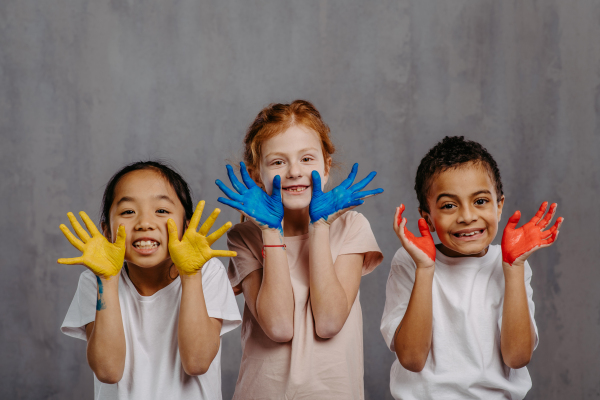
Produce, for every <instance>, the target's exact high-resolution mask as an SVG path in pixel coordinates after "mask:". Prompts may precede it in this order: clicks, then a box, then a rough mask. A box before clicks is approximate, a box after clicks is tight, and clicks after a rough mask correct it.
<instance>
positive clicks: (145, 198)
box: [103, 169, 185, 268]
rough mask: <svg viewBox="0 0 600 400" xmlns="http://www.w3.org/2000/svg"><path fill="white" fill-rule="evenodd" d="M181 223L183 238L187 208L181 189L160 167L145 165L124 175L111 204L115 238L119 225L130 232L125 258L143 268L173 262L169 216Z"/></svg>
mask: <svg viewBox="0 0 600 400" xmlns="http://www.w3.org/2000/svg"><path fill="white" fill-rule="evenodd" d="M169 218H171V219H173V221H175V223H176V224H177V230H178V232H179V238H180V239H181V236H182V232H183V229H184V220H185V210H184V208H183V205H182V204H181V202H180V201H179V198H178V197H177V193H175V190H174V189H173V187H172V186H171V185H170V184H169V182H168V181H167V180H166V179H165V178H164V177H163V176H162V175H161V174H160V173H158V172H157V171H154V170H152V169H143V170H137V171H132V172H129V173H127V174H126V175H124V176H123V177H122V178H121V179H120V180H119V182H118V183H117V185H116V187H115V193H114V200H113V203H112V205H111V208H110V230H111V231H110V232H108V231H107V227H106V226H105V225H104V224H103V228H104V230H105V232H104V234H105V236H107V237H108V238H109V240H111V238H115V237H116V234H117V229H118V228H119V225H123V226H124V227H125V233H126V234H127V239H126V246H127V247H126V249H125V260H126V261H127V262H128V263H133V264H135V265H137V266H139V267H142V268H150V267H154V266H157V265H160V264H161V263H167V262H170V256H169V250H168V238H169V236H168V231H167V220H168V219H169Z"/></svg>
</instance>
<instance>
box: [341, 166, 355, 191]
mask: <svg viewBox="0 0 600 400" xmlns="http://www.w3.org/2000/svg"><path fill="white" fill-rule="evenodd" d="M357 172H358V163H355V164H354V165H353V166H352V170H351V171H350V175H348V177H347V178H346V179H344V181H343V182H342V183H340V186H341V187H343V188H344V189H348V188H349V187H350V186H351V185H352V182H354V178H356V173H357Z"/></svg>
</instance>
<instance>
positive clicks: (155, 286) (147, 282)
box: [127, 258, 179, 296]
mask: <svg viewBox="0 0 600 400" xmlns="http://www.w3.org/2000/svg"><path fill="white" fill-rule="evenodd" d="M127 269H128V271H129V279H130V280H131V283H133V286H135V288H136V289H137V291H138V293H139V294H140V295H142V296H152V295H153V294H154V293H156V292H158V291H159V290H160V289H162V288H164V287H167V286H168V285H169V284H170V283H171V282H173V281H174V280H175V279H176V278H177V276H178V275H179V273H178V272H177V268H175V265H174V264H173V262H172V261H171V259H170V258H167V259H166V260H165V261H163V262H161V263H160V264H158V265H156V266H154V267H150V268H142V267H140V266H137V265H135V264H133V263H131V262H129V261H128V262H127Z"/></svg>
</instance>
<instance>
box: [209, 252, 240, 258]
mask: <svg viewBox="0 0 600 400" xmlns="http://www.w3.org/2000/svg"><path fill="white" fill-rule="evenodd" d="M210 255H211V256H212V257H235V256H237V253H236V252H235V251H228V250H213V251H212V252H211V253H210Z"/></svg>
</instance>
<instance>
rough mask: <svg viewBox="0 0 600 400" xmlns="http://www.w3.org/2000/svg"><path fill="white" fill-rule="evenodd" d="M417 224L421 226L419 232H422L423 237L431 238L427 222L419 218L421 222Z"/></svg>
mask: <svg viewBox="0 0 600 400" xmlns="http://www.w3.org/2000/svg"><path fill="white" fill-rule="evenodd" d="M417 224H418V225H419V232H421V236H423V237H431V232H430V231H429V225H427V221H425V218H419V222H417Z"/></svg>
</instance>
